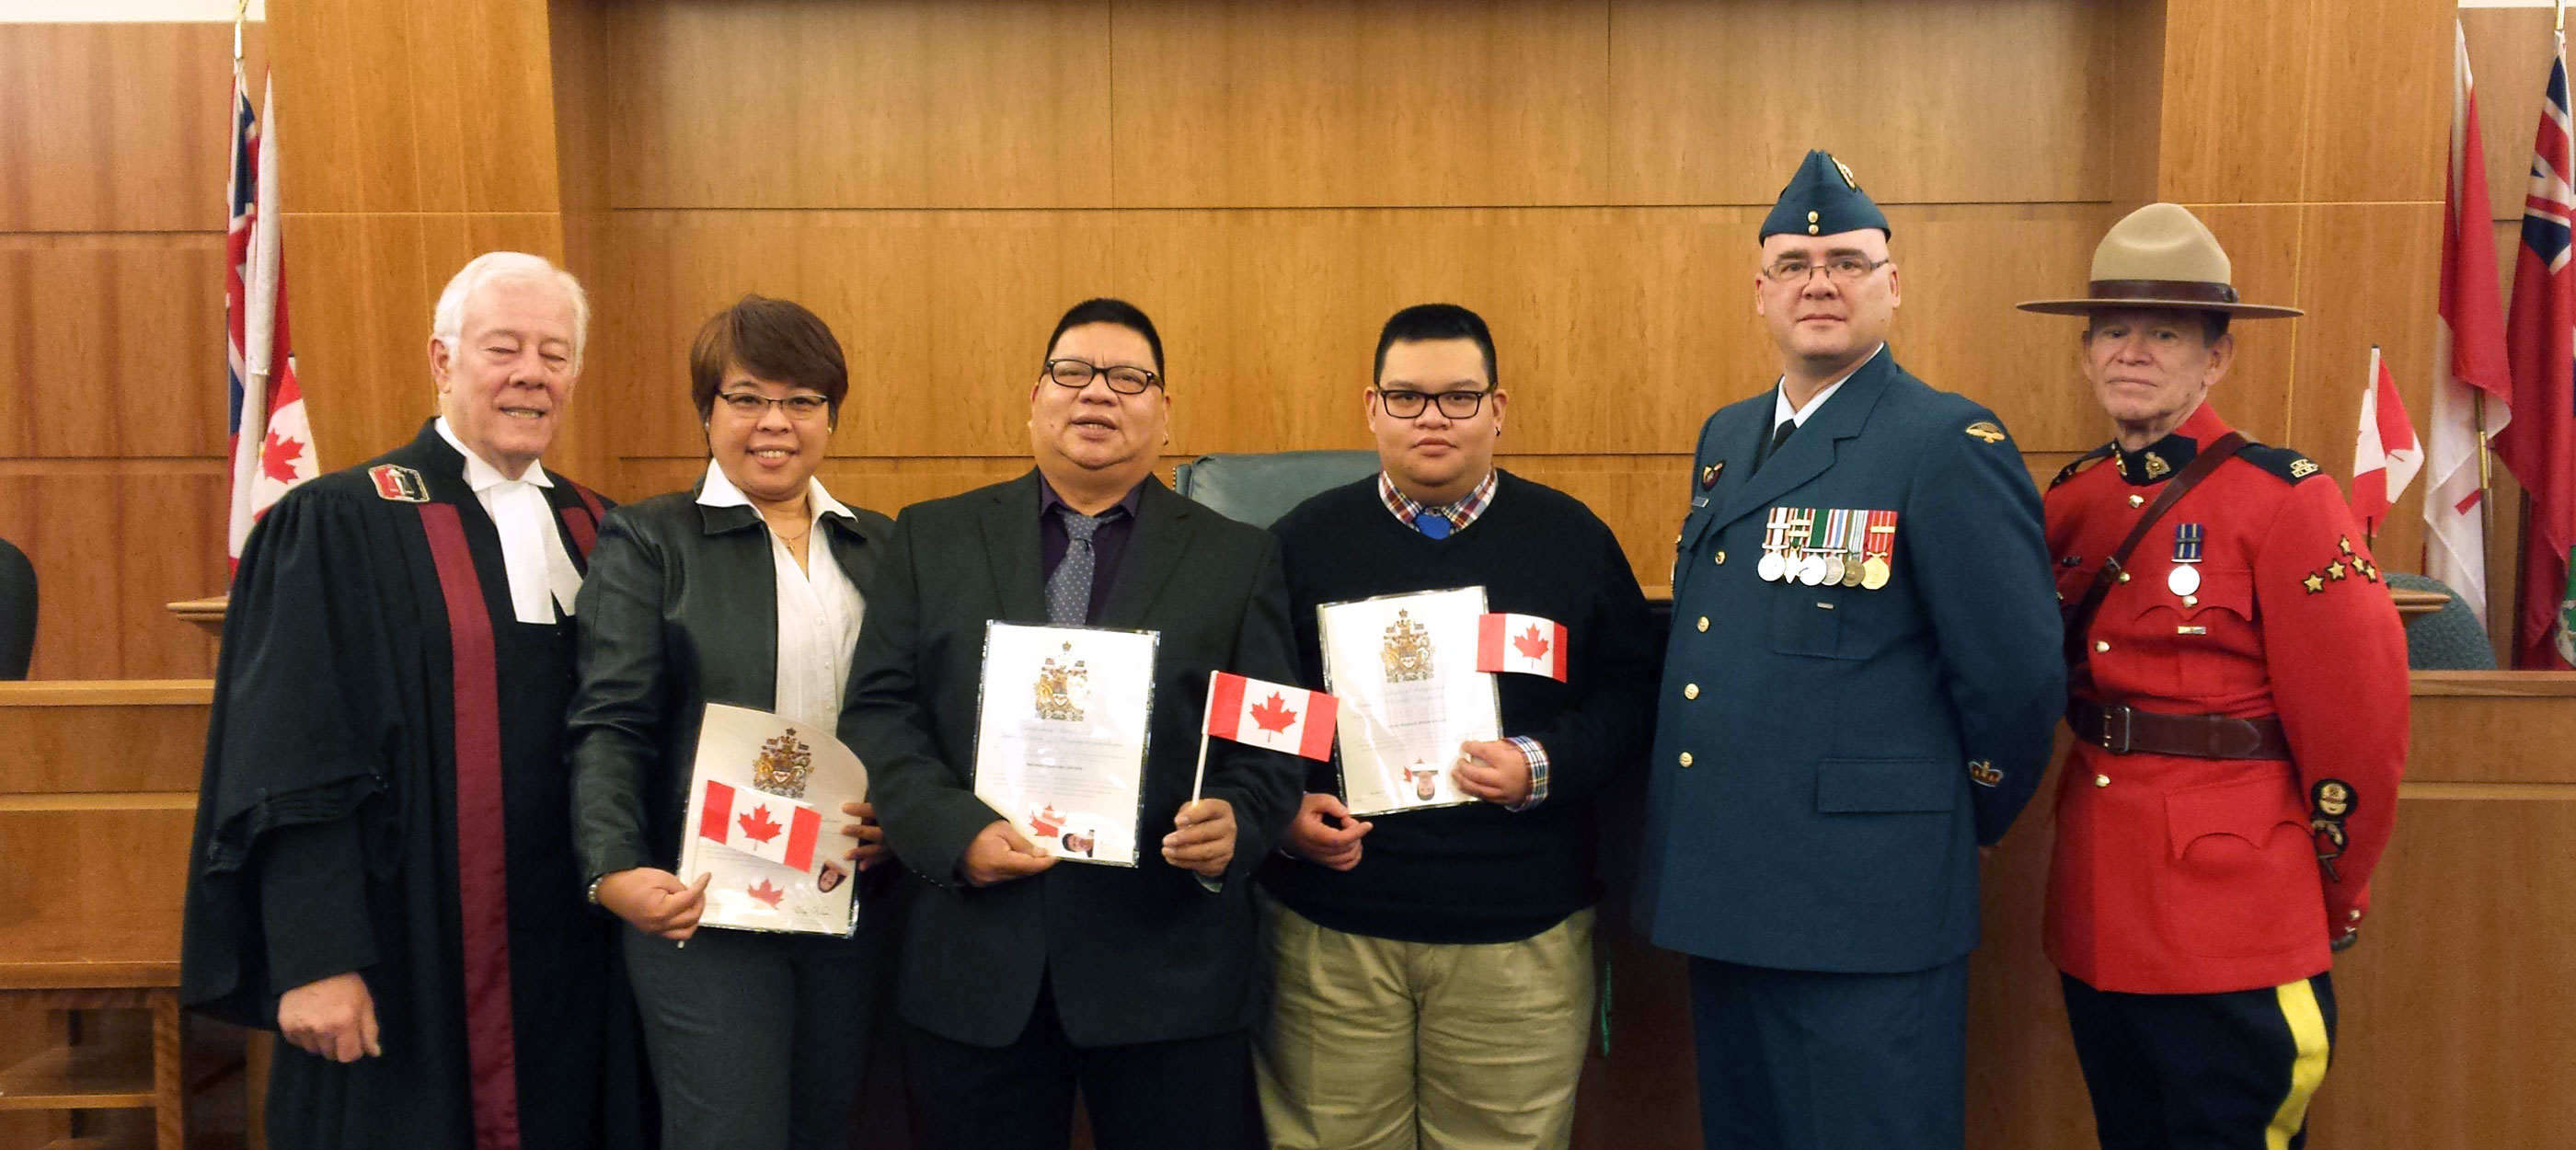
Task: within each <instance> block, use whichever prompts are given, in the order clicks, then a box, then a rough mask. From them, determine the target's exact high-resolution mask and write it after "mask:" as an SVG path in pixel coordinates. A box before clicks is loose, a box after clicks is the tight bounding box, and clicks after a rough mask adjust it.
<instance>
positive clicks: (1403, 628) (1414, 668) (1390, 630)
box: [1378, 608, 1433, 683]
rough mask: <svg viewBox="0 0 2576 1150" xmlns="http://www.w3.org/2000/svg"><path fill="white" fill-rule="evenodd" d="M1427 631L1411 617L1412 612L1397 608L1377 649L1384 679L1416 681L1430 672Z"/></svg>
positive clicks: (1429, 645)
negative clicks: (1384, 637) (1393, 618)
mask: <svg viewBox="0 0 2576 1150" xmlns="http://www.w3.org/2000/svg"><path fill="white" fill-rule="evenodd" d="M1432 655H1433V651H1432V648H1431V632H1430V631H1429V630H1427V629H1425V628H1424V627H1423V626H1422V624H1421V623H1420V622H1418V621H1416V620H1415V619H1414V618H1413V612H1411V611H1410V610H1405V609H1402V608H1399V609H1397V611H1396V613H1395V621H1394V622H1392V623H1388V624H1387V625H1386V642H1385V643H1383V644H1381V645H1380V646H1379V648H1378V658H1379V659H1380V660H1381V661H1383V662H1384V663H1385V664H1386V681H1387V682H1390V683H1419V682H1422V681H1424V680H1426V679H1429V678H1430V677H1431V675H1432V666H1431V658H1432Z"/></svg>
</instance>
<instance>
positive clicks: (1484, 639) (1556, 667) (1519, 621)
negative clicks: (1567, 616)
mask: <svg viewBox="0 0 2576 1150" xmlns="http://www.w3.org/2000/svg"><path fill="white" fill-rule="evenodd" d="M1476 669H1477V670H1479V671H1491V672H1498V673H1499V672H1505V671H1508V672H1512V673H1515V674H1522V675H1545V676H1547V677H1548V678H1551V679H1554V680H1556V681H1557V682H1560V683H1562V682H1564V681H1565V624H1563V623H1559V622H1557V621H1555V620H1553V619H1542V618H1539V617H1538V616H1536V615H1513V614H1509V613H1506V612H1501V611H1497V612H1493V613H1491V614H1488V615H1486V616H1484V617H1483V618H1480V619H1478V620H1476Z"/></svg>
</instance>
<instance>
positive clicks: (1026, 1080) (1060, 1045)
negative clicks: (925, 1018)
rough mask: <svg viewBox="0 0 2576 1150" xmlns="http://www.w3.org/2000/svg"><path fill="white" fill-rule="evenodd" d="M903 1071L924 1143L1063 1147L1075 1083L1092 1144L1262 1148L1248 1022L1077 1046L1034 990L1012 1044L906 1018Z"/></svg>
mask: <svg viewBox="0 0 2576 1150" xmlns="http://www.w3.org/2000/svg"><path fill="white" fill-rule="evenodd" d="M903 1029H904V1043H903V1056H904V1077H905V1080H906V1081H907V1082H908V1083H910V1085H911V1089H912V1112H913V1119H914V1128H913V1129H914V1134H915V1136H916V1137H917V1138H918V1139H919V1140H920V1148H921V1150H1063V1148H1064V1147H1065V1146H1066V1145H1068V1144H1070V1143H1071V1142H1072V1140H1073V1092H1074V1090H1075V1088H1076V1087H1077V1086H1079V1087H1080V1089H1081V1091H1082V1104H1083V1110H1084V1112H1085V1114H1086V1115H1087V1116H1088V1117H1089V1118H1090V1120H1091V1136H1092V1143H1093V1144H1094V1145H1096V1146H1098V1147H1099V1148H1100V1150H1176V1148H1180V1147H1188V1148H1190V1150H1260V1148H1261V1147H1262V1145H1263V1142H1264V1138H1263V1135H1262V1130H1261V1110H1260V1106H1259V1103H1258V1102H1257V1101H1256V1100H1255V1098H1254V1096H1253V1090H1252V1032H1251V1031H1250V1030H1249V1029H1245V1030H1230V1031H1227V1032H1225V1033H1223V1034H1217V1035H1211V1036H1209V1037H1206V1038H1185V1039H1178V1040H1175V1041H1171V1042H1140V1043H1134V1044H1131V1045H1126V1046H1091V1047H1082V1046H1075V1045H1074V1044H1073V1042H1072V1040H1071V1039H1069V1038H1067V1037H1065V1033H1064V1025H1063V1023H1062V1022H1061V1021H1060V1020H1059V1019H1058V1017H1057V1015H1056V1009H1055V996H1054V994H1053V993H1052V992H1051V991H1048V990H1045V989H1041V990H1040V991H1039V993H1038V1003H1037V1008H1036V1009H1035V1010H1033V1011H1031V1012H1030V1015H1029V1024H1028V1027H1027V1028H1026V1029H1024V1030H1022V1031H1021V1032H1020V1036H1019V1038H1018V1039H1016V1040H1014V1041H1013V1042H1012V1043H1011V1044H1010V1045H1008V1046H1002V1047H990V1046H973V1045H969V1044H967V1043H963V1042H958V1041H955V1040H953V1039H949V1038H944V1037H941V1036H939V1035H936V1034H933V1033H931V1032H929V1031H927V1030H923V1029H922V1028H920V1027H918V1026H913V1025H911V1024H909V1023H907V1024H906V1025H905V1026H904V1028H903Z"/></svg>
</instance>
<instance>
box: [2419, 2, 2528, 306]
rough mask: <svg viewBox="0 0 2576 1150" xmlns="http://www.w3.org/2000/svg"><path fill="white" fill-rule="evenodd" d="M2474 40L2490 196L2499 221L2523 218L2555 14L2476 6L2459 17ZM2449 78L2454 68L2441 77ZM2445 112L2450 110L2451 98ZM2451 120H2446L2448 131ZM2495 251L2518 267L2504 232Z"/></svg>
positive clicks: (2473, 69) (2472, 67)
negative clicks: (2551, 16) (2534, 135)
mask: <svg viewBox="0 0 2576 1150" xmlns="http://www.w3.org/2000/svg"><path fill="white" fill-rule="evenodd" d="M2459 18H2460V29H2461V31H2463V32H2465V33H2467V35H2468V38H2469V74H2470V75H2471V76H2474V77H2475V78H2476V79H2477V86H2478V128H2479V131H2480V132H2481V133H2482V135H2481V142H2482V143H2483V144H2484V145H2485V147H2486V152H2487V198H2488V199H2489V200H2491V201H2492V202H2493V216H2494V218H2496V219H2499V220H2512V221H2514V222H2515V223H2516V224H2517V225H2518V224H2519V223H2520V222H2521V220H2522V201H2523V195H2524V193H2525V191H2526V190H2527V189H2529V188H2530V186H2531V144H2532V137H2533V134H2534V132H2535V131H2536V130H2537V129H2538V128H2539V126H2540V105H2541V97H2542V94H2543V93H2544V91H2545V90H2546V88H2547V86H2548V83H2549V61H2550V53H2551V52H2552V51H2553V50H2554V41H2553V39H2552V38H2551V36H2550V30H2549V25H2550V10H2549V9H2547V8H2473V9H2462V10H2461V11H2460V13H2459ZM2439 74H2440V75H2441V76H2443V77H2445V78H2447V77H2449V76H2450V74H2451V73H2450V70H2449V69H2447V68H2445V69H2442V70H2441V72H2440V73H2439ZM2442 106H2443V107H2444V108H2446V109H2447V108H2449V107H2450V101H2449V100H2448V99H2445V100H2443V102H2442ZM2449 128H2450V121H2449V119H2448V118H2447V117H2446V118H2445V119H2444V120H2443V130H2444V131H2446V132H2447V131H2448V130H2449ZM2496 250H2497V251H2498V252H2499V253H2501V254H2502V255H2503V256H2504V262H2505V266H2506V267H2508V268H2510V267H2511V266H2513V249H2512V247H2511V244H2510V241H2509V240H2508V239H2507V238H2506V237H2505V236H2503V235H2501V234H2499V235H2498V236H2497V238H2496Z"/></svg>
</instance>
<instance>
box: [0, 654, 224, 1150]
mask: <svg viewBox="0 0 2576 1150" xmlns="http://www.w3.org/2000/svg"><path fill="white" fill-rule="evenodd" d="M211 688H212V685H211V684H209V683H207V682H205V681H203V680H180V681H149V682H96V683H0V747H6V748H8V750H7V752H6V753H5V754H0V874H5V875H8V876H9V877H10V881H11V885H12V887H13V888H14V889H15V890H16V891H18V892H20V895H21V896H22V897H13V898H9V899H5V900H0V1067H6V1069H0V1143H5V1144H8V1145H34V1144H42V1143H44V1142H45V1140H47V1139H61V1140H70V1139H73V1138H74V1137H79V1138H81V1139H84V1141H83V1142H81V1143H75V1144H87V1145H97V1146H115V1147H123V1146H156V1147H159V1148H160V1150H179V1148H180V1146H181V1144H182V1141H183V1138H184V1135H185V1132H186V1124H185V1114H184V1104H183V1103H184V1096H185V1094H186V1093H187V1087H188V1082H187V1080H186V1078H185V1076H184V1073H183V1059H182V1049H183V1043H182V1041H181V1037H182V1027H181V1023H180V1017H179V1002H178V985H179V908H180V899H181V894H182V887H183V882H184V876H185V875H186V873H187V857H188V838H189V831H190V825H191V821H192V820H193V819H194V817H195V812H196V798H197V771H198V763H199V760H200V759H201V757H202V756H203V754H204V748H205V737H206V703H207V697H208V695H209V694H210V692H211ZM75 1110H77V1111H84V1112H87V1113H86V1114H84V1115H83V1116H82V1117H79V1118H75V1117H74V1116H73V1115H72V1114H71V1113H69V1112H71V1111H75ZM114 1111H135V1112H144V1113H136V1114H122V1115H120V1114H115V1113H100V1112H114ZM147 1117H148V1121H146V1120H144V1119H146V1118H147ZM88 1139H98V1141H95V1142H89V1141H86V1140H88Z"/></svg>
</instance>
